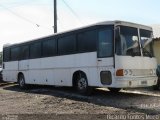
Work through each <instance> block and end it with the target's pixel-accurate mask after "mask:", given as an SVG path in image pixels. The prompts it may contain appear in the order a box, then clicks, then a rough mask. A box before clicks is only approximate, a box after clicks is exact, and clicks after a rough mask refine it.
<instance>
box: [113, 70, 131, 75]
mask: <svg viewBox="0 0 160 120" xmlns="http://www.w3.org/2000/svg"><path fill="white" fill-rule="evenodd" d="M131 75H133V71H132V70H129V69H119V70H117V71H116V76H131Z"/></svg>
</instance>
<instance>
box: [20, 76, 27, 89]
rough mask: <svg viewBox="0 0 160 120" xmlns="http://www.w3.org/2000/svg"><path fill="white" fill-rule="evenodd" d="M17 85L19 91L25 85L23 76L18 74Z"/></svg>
mask: <svg viewBox="0 0 160 120" xmlns="http://www.w3.org/2000/svg"><path fill="white" fill-rule="evenodd" d="M18 84H19V87H20V88H21V89H25V88H26V83H25V78H24V75H23V74H20V75H19V76H18Z"/></svg>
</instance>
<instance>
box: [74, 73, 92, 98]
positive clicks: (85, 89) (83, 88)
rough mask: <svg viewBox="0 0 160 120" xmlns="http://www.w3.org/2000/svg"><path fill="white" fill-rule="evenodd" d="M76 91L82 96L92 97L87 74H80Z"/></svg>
mask: <svg viewBox="0 0 160 120" xmlns="http://www.w3.org/2000/svg"><path fill="white" fill-rule="evenodd" d="M76 89H77V91H78V93H80V94H82V95H91V93H92V90H93V89H92V88H91V87H89V86H88V80H87V77H86V75H85V74H83V73H80V74H79V75H78V77H77V80H76Z"/></svg>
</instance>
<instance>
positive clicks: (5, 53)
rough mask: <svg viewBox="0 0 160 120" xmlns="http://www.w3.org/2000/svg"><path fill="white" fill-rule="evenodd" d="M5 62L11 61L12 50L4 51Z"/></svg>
mask: <svg viewBox="0 0 160 120" xmlns="http://www.w3.org/2000/svg"><path fill="white" fill-rule="evenodd" d="M3 61H4V62H7V61H10V49H4V51H3Z"/></svg>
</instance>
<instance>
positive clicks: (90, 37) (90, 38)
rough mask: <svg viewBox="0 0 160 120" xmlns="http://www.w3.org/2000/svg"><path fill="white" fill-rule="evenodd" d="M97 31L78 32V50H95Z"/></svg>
mask: <svg viewBox="0 0 160 120" xmlns="http://www.w3.org/2000/svg"><path fill="white" fill-rule="evenodd" d="M96 43H97V31H96V30H92V31H86V32H83V33H79V34H78V51H79V52H92V51H96Z"/></svg>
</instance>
